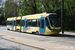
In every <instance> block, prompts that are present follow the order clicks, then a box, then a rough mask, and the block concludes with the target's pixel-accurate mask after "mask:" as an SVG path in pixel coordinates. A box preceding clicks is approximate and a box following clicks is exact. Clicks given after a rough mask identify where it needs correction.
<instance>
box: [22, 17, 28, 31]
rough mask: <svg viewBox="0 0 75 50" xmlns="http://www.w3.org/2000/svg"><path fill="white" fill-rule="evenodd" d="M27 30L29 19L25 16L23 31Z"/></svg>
mask: <svg viewBox="0 0 75 50" xmlns="http://www.w3.org/2000/svg"><path fill="white" fill-rule="evenodd" d="M26 30H27V19H26V18H24V21H23V31H24V32H26Z"/></svg>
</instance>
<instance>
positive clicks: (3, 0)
mask: <svg viewBox="0 0 75 50" xmlns="http://www.w3.org/2000/svg"><path fill="white" fill-rule="evenodd" d="M5 1H6V0H2V2H1V4H2V3H4V2H5ZM1 7H2V6H1V5H0V8H1ZM3 7H4V6H3Z"/></svg>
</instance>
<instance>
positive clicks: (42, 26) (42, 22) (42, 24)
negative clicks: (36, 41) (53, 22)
mask: <svg viewBox="0 0 75 50" xmlns="http://www.w3.org/2000/svg"><path fill="white" fill-rule="evenodd" d="M41 28H44V20H41Z"/></svg>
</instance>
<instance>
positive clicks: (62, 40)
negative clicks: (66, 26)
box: [0, 26, 75, 47]
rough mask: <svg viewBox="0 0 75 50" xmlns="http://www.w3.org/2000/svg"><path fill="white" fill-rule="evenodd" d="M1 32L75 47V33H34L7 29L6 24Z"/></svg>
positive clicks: (0, 28)
mask: <svg viewBox="0 0 75 50" xmlns="http://www.w3.org/2000/svg"><path fill="white" fill-rule="evenodd" d="M0 33H4V34H8V35H12V36H17V37H22V38H27V39H33V40H37V41H41V42H46V43H55V44H59V45H65V46H74V47H75V35H62V34H59V35H51V36H43V35H34V34H29V33H21V32H15V31H10V30H7V29H6V27H5V26H4V27H2V26H0Z"/></svg>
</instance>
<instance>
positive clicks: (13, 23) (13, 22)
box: [12, 19, 15, 30]
mask: <svg viewBox="0 0 75 50" xmlns="http://www.w3.org/2000/svg"><path fill="white" fill-rule="evenodd" d="M14 25H15V21H14V19H13V20H12V30H14Z"/></svg>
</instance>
